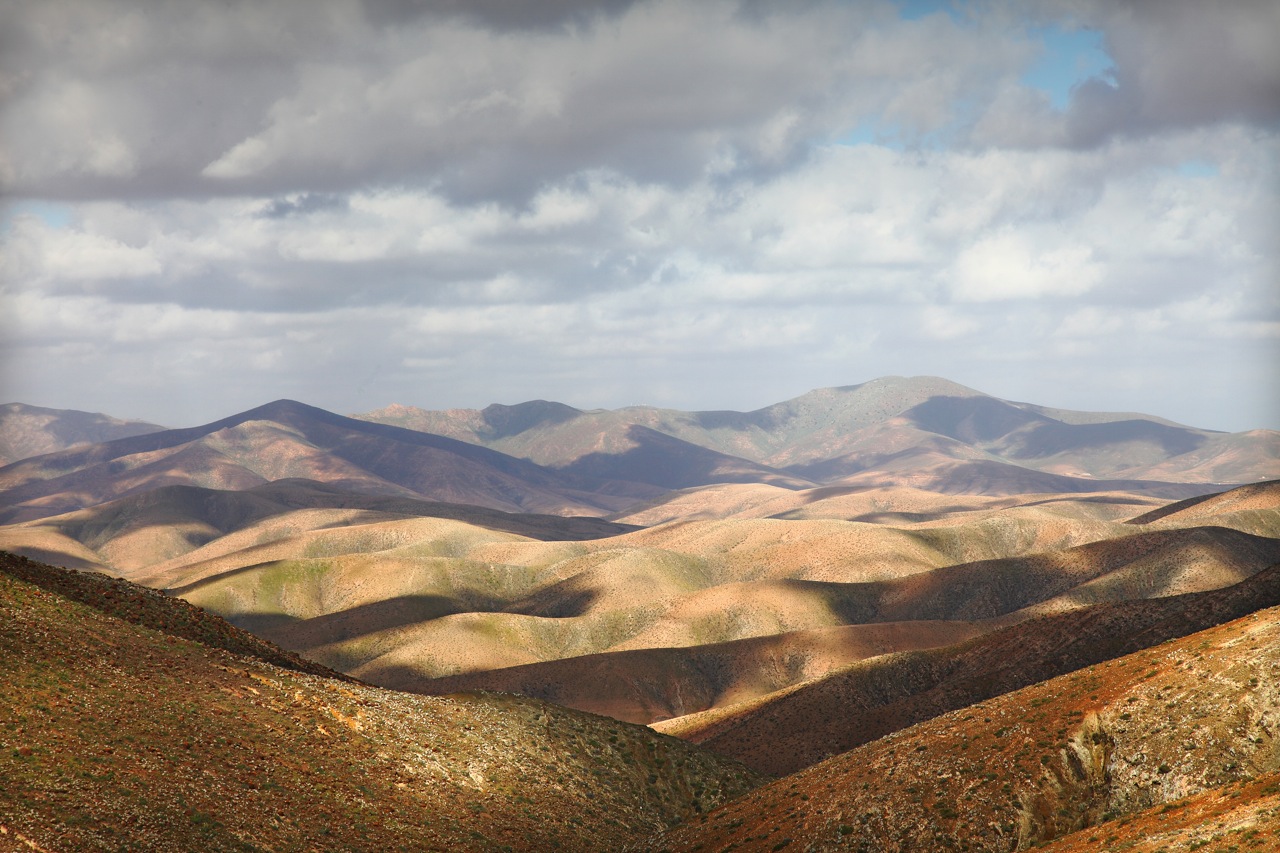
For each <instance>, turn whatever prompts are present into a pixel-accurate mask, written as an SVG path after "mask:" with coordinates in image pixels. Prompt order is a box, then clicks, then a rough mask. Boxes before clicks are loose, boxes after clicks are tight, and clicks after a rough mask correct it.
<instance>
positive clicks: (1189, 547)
mask: <svg viewBox="0 0 1280 853" xmlns="http://www.w3.org/2000/svg"><path fill="white" fill-rule="evenodd" d="M1246 488H1247V489H1248V490H1249V491H1248V494H1249V497H1247V498H1245V497H1233V496H1232V493H1228V494H1226V495H1222V496H1220V497H1218V498H1215V499H1213V500H1210V501H1204V502H1201V503H1200V504H1197V505H1196V506H1199V507H1200V510H1199V514H1197V515H1194V516H1191V515H1188V516H1186V517H1185V523H1186V524H1188V525H1191V526H1180V524H1182V523H1183V522H1180V521H1179V518H1182V516H1181V515H1180V514H1179V513H1176V512H1175V513H1173V514H1171V515H1169V516H1167V517H1166V518H1164V519H1161V520H1157V521H1152V522H1145V523H1142V524H1134V523H1127V522H1128V520H1129V519H1132V518H1133V516H1134V515H1138V516H1143V515H1144V514H1145V513H1147V512H1149V511H1150V510H1151V505H1150V501H1151V499H1150V498H1141V497H1132V496H1130V497H1125V496H1123V495H1120V494H1115V493H1104V494H1101V495H1084V496H1071V495H1057V496H1052V495H1048V496H1023V497H1022V498H1021V499H1020V502H1014V501H1013V500H1012V499H990V498H972V497H964V498H955V499H951V500H950V501H949V503H946V504H943V503H940V502H939V496H937V495H932V494H931V493H927V492H919V491H914V492H903V493H898V492H893V491H888V490H880V491H879V492H876V493H875V494H874V496H872V497H871V498H870V500H869V501H868V502H864V503H863V504H862V506H861V509H863V510H867V509H872V510H874V509H875V508H879V509H881V510H882V511H881V512H869V513H868V512H864V513H862V514H861V515H860V517H863V518H867V519H868V520H865V521H846V520H837V519H808V520H806V519H774V518H731V519H721V520H702V521H688V522H669V523H666V524H662V525H658V526H655V527H652V528H647V529H630V528H625V527H623V526H621V525H617V524H615V523H611V522H605V521H602V520H599V519H588V518H562V517H557V516H533V515H527V514H505V513H501V512H497V511H494V510H484V509H479V508H475V507H461V506H454V505H443V504H432V503H427V502H423V501H420V500H415V499H409V498H398V497H378V496H358V495H356V496H353V495H351V494H350V493H347V492H344V491H343V490H341V489H337V488H334V487H331V486H321V485H318V484H314V483H305V482H301V481H280V482H277V483H273V484H269V485H264V486H259V487H256V488H254V489H250V490H245V491H240V492H234V491H214V490H203V489H198V488H194V487H189V486H181V487H177V486H174V487H168V488H167V489H164V490H158V491H153V492H150V493H147V494H144V495H139V496H134V497H128V498H123V499H120V500H118V501H114V502H111V503H108V504H104V505H101V506H98V507H94V508H92V509H87V510H80V511H77V512H74V513H69V514H66V515H62V516H54V517H50V518H45V519H40V520H36V521H31V522H26V523H23V524H19V525H11V526H8V527H4V528H0V545H3V547H7V548H10V549H15V550H19V551H21V552H22V553H25V554H27V555H28V556H33V557H39V558H44V559H50V560H53V561H55V562H61V563H62V564H64V565H72V566H80V567H87V568H98V569H101V570H104V571H108V572H109V573H112V574H118V575H121V576H124V577H127V578H130V579H132V580H136V581H139V582H142V583H145V584H147V585H150V586H152V587H156V588H160V589H165V590H168V591H170V592H171V593H173V594H176V595H180V596H182V597H184V598H185V599H187V600H189V601H191V602H193V603H196V604H199V605H200V606H202V607H206V608H208V609H210V610H211V611H213V612H216V613H218V614H220V615H222V616H224V617H226V618H227V619H229V620H230V621H232V622H233V623H234V624H236V625H238V626H240V627H243V628H246V629H249V630H251V631H253V632H255V633H257V634H260V635H262V636H264V637H266V638H268V639H270V640H272V641H274V642H276V643H278V644H280V645H282V646H284V647H286V648H288V649H290V650H293V651H295V652H298V653H300V654H303V655H305V656H307V657H308V658H311V659H313V660H316V661H318V662H321V663H323V664H325V665H327V666H330V667H332V668H334V669H337V670H340V671H342V672H346V673H349V674H352V675H355V676H357V677H359V678H361V679H364V680H366V681H369V682H372V683H376V684H379V685H382V686H385V687H392V688H396V689H403V690H413V691H421V692H427V693H440V692H452V691H455V690H461V689H490V690H503V691H510V692H518V693H523V694H526V695H530V696H536V697H539V698H543V699H547V700H550V701H555V702H559V703H563V704H566V705H569V706H571V707H575V708H579V709H583V710H589V711H593V712H599V713H606V714H610V715H614V716H616V717H618V718H620V719H625V720H628V721H632V722H640V723H650V722H655V721H659V720H665V719H668V718H671V717H680V716H684V715H687V714H694V713H698V712H702V711H707V710H711V709H726V708H729V707H731V706H735V705H738V704H740V703H744V702H747V703H749V702H751V701H754V700H757V699H760V698H761V697H764V696H766V695H768V694H771V693H774V692H776V691H780V690H785V689H786V688H789V687H792V686H793V685H798V684H801V683H803V682H806V681H810V680H812V679H816V678H820V677H822V676H824V675H827V674H828V673H831V672H833V671H835V670H837V669H839V668H841V667H845V666H848V665H851V664H855V663H857V662H858V661H862V660H864V659H867V658H873V657H877V656H883V655H890V654H892V653H896V652H906V651H912V650H922V649H929V648H939V647H947V646H951V645H953V644H955V643H958V642H961V641H964V640H968V639H971V638H973V637H975V636H978V635H980V634H983V633H986V632H989V631H992V630H996V629H999V628H1002V627H1005V626H1008V625H1011V624H1014V623H1017V622H1019V621H1022V620H1026V619H1030V618H1034V617H1036V616H1041V615H1047V614H1053V613H1058V612H1064V611H1070V610H1076V609H1080V608H1085V607H1090V606H1093V605H1096V604H1107V603H1117V602H1123V601H1130V600H1142V599H1149V598H1160V597H1165V596H1170V595H1177V594H1182V593H1190V592H1204V591H1208V590H1213V589H1221V588H1224V587H1228V586H1231V585H1233V584H1237V583H1239V582H1240V581H1241V580H1243V579H1245V578H1248V577H1249V576H1251V575H1253V574H1255V573H1257V572H1258V571H1261V570H1262V569H1264V568H1266V567H1267V566H1269V565H1271V564H1272V563H1274V562H1276V561H1278V560H1280V544H1278V543H1280V539H1278V538H1277V537H1276V534H1277V532H1280V486H1276V485H1274V484H1272V485H1268V486H1252V487H1246ZM864 497H866V496H864ZM833 499H839V498H833ZM842 499H845V500H852V496H848V495H845V496H844V498H842ZM846 506H848V507H849V508H853V504H851V503H850V504H847V505H846ZM1215 508H1218V509H1220V510H1221V515H1215V514H1214V509H1215ZM1124 513H1129V515H1124ZM913 519H914V520H913ZM1139 520H1140V519H1139ZM438 678H444V679H445V680H443V681H438V682H437V681H435V679H438Z"/></svg>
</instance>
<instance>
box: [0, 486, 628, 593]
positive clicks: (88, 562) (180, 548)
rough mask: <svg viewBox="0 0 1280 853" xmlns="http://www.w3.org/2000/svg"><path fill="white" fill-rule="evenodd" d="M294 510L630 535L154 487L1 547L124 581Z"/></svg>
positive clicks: (372, 505)
mask: <svg viewBox="0 0 1280 853" xmlns="http://www.w3.org/2000/svg"><path fill="white" fill-rule="evenodd" d="M300 510H337V511H339V512H335V513H328V514H325V513H316V514H313V518H314V521H315V523H316V524H329V525H336V524H344V525H350V524H355V523H371V522H378V521H391V520H403V519H410V518H442V519H453V520H457V521H463V522H466V523H468V524H474V525H477V526H479V527H484V528H487V529H490V530H500V531H505V532H508V533H514V534H517V535H519V536H523V537H527V538H529V539H536V540H541V541H560V540H580V539H599V538H602V537H606V536H616V535H618V534H621V533H626V532H629V531H631V530H635V529H636V528H635V527H634V526H633V525H626V524H617V523H613V522H608V521H604V520H602V519H598V518H592V517H589V516H570V517H565V516H558V515H538V514H535V513H505V512H500V511H498V510H493V509H488V508H486V507H478V506H465V505H460V504H448V503H440V502H436V501H424V500H419V499H415V498H403V497H393V496H388V495H370V494H361V493H357V492H349V491H345V490H343V489H340V488H337V487H334V486H331V485H328V484H325V483H317V482H315V481H312V480H300V479H286V480H276V481H274V482H270V483H266V484H264V485H261V486H256V487H254V488H251V489H245V490H242V491H229V490H225V489H204V488H200V487H198V486H161V487H160V488H157V489H153V490H151V491H148V492H143V493H141V494H136V495H131V496H129V497H126V498H120V499H118V500H115V501H110V502H108V503H105V504H100V505H98V506H95V507H91V508H89V509H82V510H78V511H76V512H71V513H66V514H64V515H58V516H52V517H50V518H43V519H38V520H36V521H30V522H25V523H23V524H21V525H17V526H11V527H8V528H3V529H0V547H5V548H7V549H8V550H10V551H14V552H15V553H22V554H26V555H27V556H29V557H32V558H35V559H40V560H44V561H46V562H53V563H55V564H58V565H68V564H70V565H71V566H72V567H73V568H85V567H93V568H96V569H99V570H104V571H110V572H113V573H123V574H127V575H130V576H132V575H133V574H134V573H136V572H138V571H139V570H141V569H144V568H150V567H153V566H157V565H158V564H161V563H165V562H168V561H172V560H175V559H179V558H181V557H182V556H184V555H186V554H189V553H191V552H192V551H194V550H196V549H197V548H199V547H201V546H202V545H205V544H207V543H210V542H213V541H215V540H219V539H223V538H224V537H226V536H229V535H230V534H232V533H235V532H237V531H240V530H243V529H246V528H249V527H253V526H255V525H259V524H260V523H262V522H266V521H268V520H271V519H278V518H281V517H282V516H286V515H290V514H294V513H297V512H298V511H300ZM72 561H74V562H72Z"/></svg>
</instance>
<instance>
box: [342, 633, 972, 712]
mask: <svg viewBox="0 0 1280 853" xmlns="http://www.w3.org/2000/svg"><path fill="white" fill-rule="evenodd" d="M982 630H983V629H982V628H981V627H980V626H978V625H974V624H970V623H964V622H927V623H919V622H917V623H907V624H903V623H887V624H877V625H847V626H840V627H837V628H821V629H814V630H811V631H792V632H788V633H783V634H774V635H770V636H767V637H755V638H752V639H747V640H733V641H731V642H727V643H708V644H705V645H699V646H692V647H686V648H667V649H661V648H659V649H633V650H629V651H619V652H609V653H604V654H594V655H582V656H579V657H572V658H563V659H561V660H557V661H549V662H547V663H538V664H526V665H524V666H512V667H505V668H502V669H492V670H488V671H485V672H477V673H471V674H468V675H458V676H450V677H445V678H435V679H427V678H424V677H423V676H422V674H421V673H420V672H417V671H415V670H413V669H404V668H397V669H392V668H387V669H380V668H369V669H366V670H364V671H363V675H364V677H365V678H368V679H370V680H371V681H373V682H374V683H377V684H381V685H384V686H387V687H393V688H395V689H399V690H409V691H411V692H414V693H429V694H436V695H439V694H448V693H454V692H457V691H459V690H488V691H493V692H497V693H519V694H521V695H523V696H531V697H534V698H537V699H543V700H545V701H547V702H554V703H556V704H557V705H564V706H566V707H570V708H577V709H579V710H582V711H590V712H592V713H595V714H604V715H605V716H609V717H613V718H614V719H618V720H626V721H627V722H633V723H652V722H654V721H657V720H666V719H669V718H672V717H679V716H683V715H685V714H689V713H691V712H694V711H698V710H702V709H705V708H712V707H719V706H722V705H729V706H732V705H733V704H734V703H736V702H740V701H746V700H751V699H755V698H757V697H759V696H763V695H766V694H769V693H773V692H774V691H777V690H780V689H782V688H785V687H789V686H791V685H793V684H796V683H798V682H802V681H809V680H811V679H814V678H819V677H821V676H823V675H826V674H827V673H829V672H831V671H832V670H835V669H838V668H840V667H842V666H845V665H847V664H850V663H853V662H855V661H859V660H865V659H866V658H870V657H875V656H877V655H882V654H886V653H890V652H898V651H906V650H911V649H919V648H931V647H935V646H947V645H952V644H955V643H958V642H960V641H962V640H965V639H968V638H969V637H972V636H974V635H976V634H978V633H981V631H982Z"/></svg>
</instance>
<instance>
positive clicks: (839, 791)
mask: <svg viewBox="0 0 1280 853" xmlns="http://www.w3.org/2000/svg"><path fill="white" fill-rule="evenodd" d="M1271 575H1272V580H1271V581H1270V583H1271V585H1272V592H1271V593H1270V595H1271V596H1272V597H1273V599H1274V595H1275V583H1276V581H1275V572H1274V571H1273V572H1271ZM1214 595H1215V596H1217V597H1218V598H1220V599H1221V598H1222V595H1221V594H1214ZM1205 601H1206V599H1205V598H1201V599H1199V605H1197V604H1195V603H1194V602H1195V600H1194V599H1188V600H1186V601H1185V604H1186V605H1188V606H1189V610H1188V611H1187V615H1189V616H1194V615H1195V614H1196V613H1199V612H1201V611H1200V610H1199V606H1200V605H1203V603H1204V602H1205ZM1221 603H1222V602H1220V604H1221ZM1151 604H1153V603H1142V604H1141V608H1143V609H1146V608H1147V607H1149V606H1150V605H1151ZM1165 604H1168V602H1165ZM1123 607H1125V608H1133V607H1135V605H1124V606H1123ZM1230 610H1231V608H1230V607H1227V608H1226V609H1224V610H1220V611H1219V613H1218V616H1219V617H1223V616H1226V615H1227V614H1228V613H1229V612H1230ZM1168 616H1169V617H1170V620H1169V621H1166V622H1163V623H1155V625H1161V624H1163V625H1166V626H1168V627H1170V628H1172V627H1174V626H1173V620H1174V619H1175V618H1176V617H1174V616H1173V614H1168ZM1153 627H1154V626H1150V627H1147V628H1145V629H1142V630H1144V631H1147V632H1151V631H1152V629H1153ZM1159 633H1161V631H1160V630H1156V631H1155V632H1154V633H1148V634H1146V635H1145V636H1146V637H1147V639H1148V640H1152V639H1154V638H1155V637H1156V636H1158V635H1159ZM1111 651H1113V652H1114V651H1118V649H1112V650H1111ZM1277 660H1280V608H1275V607H1272V608H1271V609H1268V610H1261V611H1258V612H1255V613H1253V614H1252V615H1248V616H1245V617H1243V618H1239V619H1237V620H1235V621H1233V622H1229V623H1227V624H1224V625H1221V626H1219V627H1215V628H1210V629H1208V630H1204V631H1201V632H1199V633H1194V634H1189V635H1187V636H1184V637H1182V638H1181V639H1177V640H1174V641H1172V642H1167V643H1165V644H1163V645H1159V646H1152V647H1149V648H1147V649H1145V650H1143V651H1139V652H1136V653H1132V654H1129V655H1127V656H1124V657H1118V658H1114V659H1110V660H1108V659H1106V657H1105V656H1104V657H1102V658H1100V662H1098V663H1096V664H1093V665H1089V666H1087V667H1085V668H1084V669H1079V670H1076V671H1075V672H1072V673H1071V674H1066V675H1061V676H1058V677H1056V678H1053V679H1051V680H1049V681H1047V682H1044V683H1041V684H1036V685H1034V686H1030V687H1025V688H1023V689H1020V690H1016V691H1014V692H1010V693H1005V694H1004V695H1000V696H998V697H996V698H991V699H986V700H984V701H980V702H977V703H976V704H972V705H968V706H967V707H960V708H958V709H957V710H952V711H950V712H949V713H946V714H943V715H942V716H938V717H936V718H934V719H931V720H929V721H927V722H924V723H920V724H918V725H915V726H912V727H910V728H906V729H901V730H898V731H895V732H894V733H893V734H891V735H888V736H886V737H881V738H880V739H878V740H875V741H873V742H869V743H867V744H865V745H864V746H861V747H859V748H857V749H854V750H851V751H849V752H845V753H843V754H840V755H837V756H835V757H833V758H831V759H829V760H827V761H824V762H822V763H820V764H816V765H814V766H812V767H809V768H808V769H806V770H803V771H801V772H799V773H796V774H793V775H790V776H787V777H784V778H783V779H780V780H778V781H776V782H773V783H771V784H769V785H766V786H764V787H762V788H759V789H757V790H756V791H753V792H752V793H750V794H747V795H746V796H744V797H741V798H739V799H737V800H734V801H732V802H730V803H728V804H726V805H724V806H722V807H720V808H718V809H716V810H714V811H712V812H711V813H709V814H707V815H705V816H702V817H699V818H697V819H695V820H692V821H689V822H687V823H685V824H683V825H682V826H680V827H677V828H676V829H674V830H671V831H669V832H665V833H662V834H660V835H658V836H656V837H654V838H651V839H648V840H646V841H645V842H644V843H643V844H641V845H637V846H635V847H632V848H630V849H643V850H653V851H656V850H670V851H673V853H674V851H692V850H707V849H716V850H724V849H733V850H745V851H765V850H774V851H776V850H786V849H797V850H805V849H807V850H867V851H872V850H874V851H886V853H906V852H907V851H921V853H923V851H936V850H966V849H967V850H970V851H993V853H994V851H1001V852H1002V853H1003V851H1008V850H1020V849H1025V848H1027V847H1031V846H1035V845H1037V844H1040V843H1042V842H1044V841H1048V840H1052V839H1057V838H1062V839H1063V840H1062V841H1060V842H1058V843H1059V845H1060V846H1059V847H1058V848H1057V849H1062V850H1081V849H1084V850H1119V849H1126V847H1123V846H1121V841H1122V838H1133V837H1134V836H1133V829H1132V828H1131V827H1132V826H1133V823H1134V822H1135V821H1140V822H1141V823H1139V824H1138V825H1139V826H1142V825H1144V824H1145V826H1146V827H1149V828H1153V829H1154V828H1155V827H1158V826H1162V825H1167V826H1169V827H1170V828H1173V829H1175V830H1176V832H1177V833H1178V835H1177V836H1175V838H1181V839H1183V841H1184V842H1186V841H1191V840H1192V839H1195V841H1194V843H1193V844H1189V845H1188V848H1187V849H1195V848H1196V847H1199V846H1203V845H1202V844H1201V841H1209V840H1210V838H1212V830H1211V829H1210V828H1209V827H1210V826H1212V824H1211V823H1209V824H1206V825H1195V824H1193V823H1192V821H1191V820H1189V819H1188V815H1189V814H1192V815H1194V814H1195V813H1196V810H1200V809H1203V811H1201V812H1200V813H1201V814H1204V815H1205V816H1206V817H1207V818H1209V819H1210V820H1211V821H1217V820H1220V819H1221V818H1222V812H1223V811H1228V810H1233V811H1234V810H1236V809H1239V811H1238V812H1237V813H1238V814H1240V815H1241V817H1242V818H1244V819H1245V820H1246V821H1248V820H1253V821H1255V823H1253V824H1252V826H1250V825H1249V824H1248V823H1246V824H1245V825H1244V826H1241V827H1239V828H1240V829H1241V832H1240V834H1239V835H1238V836H1236V837H1235V838H1232V837H1224V838H1221V839H1220V844H1222V845H1224V846H1221V847H1219V848H1214V849H1229V848H1228V847H1226V846H1225V844H1226V843H1229V842H1233V841H1237V840H1238V841H1239V845H1240V846H1239V848H1238V849H1246V850H1247V849H1274V848H1275V846H1276V844H1277V842H1280V837H1277V835H1276V824H1275V820H1274V813H1273V812H1270V811H1267V810H1265V809H1266V808H1267V806H1266V804H1267V803H1270V802H1271V801H1272V800H1271V798H1273V796H1274V794H1275V793H1276V788H1275V783H1274V774H1275V772H1276V771H1277V770H1280V752H1277V750H1276V749H1275V740H1274V736H1273V734H1272V726H1273V725H1274V714H1275V709H1276V707H1277V705H1278V704H1280V667H1277V665H1276V661H1277ZM829 711H830V709H829ZM839 716H841V717H842V718H844V719H847V720H849V721H851V722H855V723H856V720H857V715H856V713H850V710H849V709H845V708H841V713H840V714H839ZM803 724H804V723H803V721H801V720H795V721H793V726H797V727H798V726H802V725H803ZM1268 774H1270V775H1268ZM1250 780H1256V781H1257V782H1258V783H1259V784H1256V785H1254V784H1250ZM1214 791H1219V792H1221V795H1220V796H1218V795H1214V794H1213V793H1212V792H1214ZM1199 795H1204V796H1203V797H1200V796H1199ZM1232 795H1237V797H1236V798H1235V799H1234V800H1233V801H1232V800H1229V798H1230V797H1231V796H1232ZM1246 797H1254V798H1257V799H1256V800H1254V801H1253V802H1254V803H1255V804H1257V807H1256V808H1250V801H1249V800H1247V799H1245V798H1246ZM1188 798H1191V799H1188ZM1224 800H1227V801H1228V803H1227V804H1224ZM1215 803H1217V804H1222V805H1219V806H1217V807H1216V808H1215ZM1153 808H1155V809H1157V811H1156V812H1155V813H1153V812H1152V811H1151V809H1153ZM1162 818H1163V819H1162ZM1166 820H1167V824H1166V823H1165V821H1166ZM1235 828H1236V827H1231V826H1227V827H1224V829H1226V830H1227V831H1228V832H1229V831H1230V830H1232V829H1235ZM1246 832H1248V833H1250V834H1249V835H1248V836H1247V837H1246V835H1245V833H1246ZM1073 833H1076V834H1075V835H1073ZM1206 836H1208V837H1206ZM1250 845H1252V846H1250ZM1050 849H1054V848H1050Z"/></svg>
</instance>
